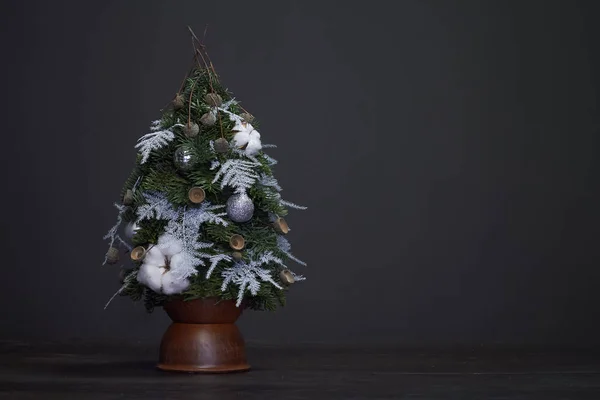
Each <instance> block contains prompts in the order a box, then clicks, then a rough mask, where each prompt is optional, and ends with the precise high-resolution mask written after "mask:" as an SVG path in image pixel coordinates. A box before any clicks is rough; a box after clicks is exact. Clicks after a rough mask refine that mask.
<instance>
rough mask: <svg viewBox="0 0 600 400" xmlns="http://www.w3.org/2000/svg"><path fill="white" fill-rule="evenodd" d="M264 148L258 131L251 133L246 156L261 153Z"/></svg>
mask: <svg viewBox="0 0 600 400" xmlns="http://www.w3.org/2000/svg"><path fill="white" fill-rule="evenodd" d="M261 148H262V144H261V142H260V133H258V131H252V133H250V139H249V140H248V145H247V146H246V150H245V152H246V154H248V155H250V156H252V155H254V154H256V153H258V152H259V151H260V149H261Z"/></svg>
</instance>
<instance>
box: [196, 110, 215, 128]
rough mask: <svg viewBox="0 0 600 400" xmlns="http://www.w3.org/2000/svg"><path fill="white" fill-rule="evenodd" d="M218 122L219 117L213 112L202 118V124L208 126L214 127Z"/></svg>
mask: <svg viewBox="0 0 600 400" xmlns="http://www.w3.org/2000/svg"><path fill="white" fill-rule="evenodd" d="M216 122H217V117H216V116H215V114H213V113H211V112H207V113H206V114H204V115H202V116H201V117H200V123H201V124H202V125H206V126H213V125H214V124H215V123H216Z"/></svg>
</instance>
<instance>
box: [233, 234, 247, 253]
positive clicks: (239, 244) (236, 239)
mask: <svg viewBox="0 0 600 400" xmlns="http://www.w3.org/2000/svg"><path fill="white" fill-rule="evenodd" d="M245 245H246V241H245V240H244V237H243V236H242V235H237V234H236V235H233V236H232V237H230V238H229V246H231V248H232V249H234V250H242V249H243V248H244V246H245Z"/></svg>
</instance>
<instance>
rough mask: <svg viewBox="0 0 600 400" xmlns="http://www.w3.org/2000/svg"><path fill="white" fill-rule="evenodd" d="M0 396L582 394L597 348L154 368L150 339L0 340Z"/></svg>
mask: <svg viewBox="0 0 600 400" xmlns="http://www.w3.org/2000/svg"><path fill="white" fill-rule="evenodd" d="M0 350H1V351H2V355H1V356H0V399H14V400H21V399H23V400H24V399H46V400H51V399H77V400H95V399H128V400H134V399H144V400H154V399H161V400H162V399H219V400H229V399H245V400H252V399H260V400H268V399H277V400H282V399H312V400H315V399H344V400H353V399H427V400H437V399H459V400H462V399H476V400H487V399H498V400H499V399H528V400H530V399H543V400H555V399H589V400H600V351H597V350H596V351H594V350H564V349H531V348H530V349H508V348H491V349H490V348H484V347H480V348H477V349H470V348H464V349H415V348H412V349H411V348H397V347H396V348H394V347H379V348H376V347H370V348H364V347H363V348H358V347H354V348H353V347H338V348H333V347H328V346H305V347H300V346H296V347H269V346H258V345H249V346H248V356H249V360H250V362H251V364H252V366H253V370H252V371H251V372H248V373H243V374H235V375H187V374H172V373H171V374H169V373H163V372H160V371H158V370H156V369H155V368H154V362H155V359H156V348H155V347H154V346H152V345H148V346H144V345H139V344H138V345H133V346H132V345H127V346H125V345H120V346H119V345H114V346H108V345H89V344H87V345H86V344H77V343H72V344H70V345H56V344H46V345H39V344H38V345H27V344H23V343H4V344H2V345H0Z"/></svg>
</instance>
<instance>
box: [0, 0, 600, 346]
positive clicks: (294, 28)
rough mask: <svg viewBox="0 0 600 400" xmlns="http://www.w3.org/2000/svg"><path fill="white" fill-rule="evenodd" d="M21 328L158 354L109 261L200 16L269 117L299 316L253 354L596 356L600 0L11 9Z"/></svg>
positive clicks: (9, 282) (9, 226) (10, 123)
mask: <svg viewBox="0 0 600 400" xmlns="http://www.w3.org/2000/svg"><path fill="white" fill-rule="evenodd" d="M1 7H2V9H1V15H2V16H3V19H4V22H2V24H0V29H1V30H2V34H1V35H0V40H1V41H2V43H1V44H2V62H1V64H2V70H3V74H2V76H3V78H4V79H3V81H4V84H3V90H2V98H3V107H2V111H3V114H4V116H3V118H2V128H1V129H2V137H3V146H2V165H1V167H2V171H3V175H4V178H3V182H2V183H3V196H2V205H3V211H4V213H3V222H2V228H3V229H2V239H3V240H2V244H3V246H2V247H3V251H4V256H3V257H2V259H3V262H2V263H1V268H2V273H1V274H0V276H1V279H0V300H1V304H2V307H0V321H1V322H0V324H1V330H0V338H2V339H15V340H16V339H20V340H29V339H32V340H42V339H59V340H75V339H79V340H106V341H111V340H139V341H150V342H156V341H157V340H158V339H159V338H160V335H161V334H162V332H163V331H164V329H165V328H166V326H167V324H168V319H167V318H166V316H164V315H163V313H162V312H161V311H160V310H158V312H156V313H154V314H153V315H146V314H145V311H144V309H143V306H142V305H141V304H137V305H134V304H132V303H131V302H130V301H129V300H127V299H118V300H117V301H115V302H114V303H113V304H112V305H111V307H110V308H109V309H108V310H107V311H104V310H103V306H104V304H105V302H106V300H107V299H108V298H109V297H110V296H111V295H112V294H113V292H114V291H115V290H117V288H118V283H117V274H118V268H117V267H110V266H109V267H101V265H100V264H101V262H102V259H103V255H104V252H105V250H106V245H105V242H103V241H102V236H103V235H104V233H105V232H106V231H107V230H108V228H109V227H110V226H111V225H112V224H113V222H114V218H115V210H114V208H113V207H112V203H113V202H114V201H115V200H117V198H118V194H119V191H120V189H121V186H122V184H123V182H124V180H125V178H126V176H127V175H128V173H129V171H130V169H131V167H132V166H133V162H134V157H135V150H134V148H133V146H134V144H135V142H136V140H137V138H138V137H139V136H141V135H142V134H144V133H146V132H147V129H148V125H149V123H150V121H151V120H153V119H156V118H157V117H158V116H159V110H160V109H161V108H162V107H163V106H164V105H165V104H166V103H167V102H168V101H169V100H170V99H171V97H172V96H173V95H174V93H175V92H176V91H177V89H178V87H179V84H180V82H181V79H182V78H183V76H184V74H185V72H186V70H187V68H188V67H189V62H190V55H191V42H190V40H189V36H188V33H187V31H186V25H191V26H192V27H193V28H194V29H195V30H196V32H197V33H199V34H201V33H202V31H203V30H204V27H205V25H206V24H208V25H209V32H208V36H207V39H206V43H207V45H208V46H209V52H210V54H211V57H212V59H213V62H214V63H215V65H216V67H217V69H218V72H219V73H220V75H221V77H222V80H223V81H224V82H225V84H226V86H227V87H229V89H230V90H232V91H233V92H234V94H235V95H236V97H237V98H238V99H239V100H241V101H242V102H243V104H244V106H245V107H246V108H247V109H248V110H249V111H251V112H252V113H254V114H255V115H256V116H257V117H258V118H259V119H260V120H261V133H262V136H263V139H264V141H265V142H268V143H275V144H278V145H279V149H276V150H273V151H271V154H272V155H273V156H274V157H275V158H277V159H279V161H280V164H279V166H278V167H277V169H276V173H277V176H278V178H279V179H280V181H281V183H282V185H283V187H284V193H283V194H284V196H285V197H286V198H287V199H289V200H292V201H295V202H298V203H301V204H305V205H307V206H309V210H308V211H306V212H303V213H302V212H294V213H292V214H291V215H290V217H289V219H288V220H289V223H290V225H291V227H292V228H293V232H292V233H291V234H290V240H291V241H292V243H293V246H294V247H293V250H294V252H295V253H296V254H297V255H298V256H299V257H301V258H303V259H305V260H306V261H308V263H309V266H308V267H306V268H305V269H303V268H302V267H300V268H297V269H296V270H297V271H298V272H300V273H305V274H306V275H307V277H308V280H307V281H306V282H304V283H302V284H298V285H297V286H296V287H294V289H293V290H292V292H291V294H290V296H289V305H288V306H287V307H286V308H285V309H282V310H280V311H277V312H275V313H247V314H246V315H244V317H243V318H242V319H241V321H240V326H241V328H242V330H243V332H244V334H245V336H246V338H247V340H248V341H262V342H272V343H279V342H324V343H339V342H344V341H348V342H367V343H373V342H377V341H381V342H383V341H389V342H398V343H404V344H415V343H429V344H432V343H435V344H441V343H463V344H470V345H472V344H493V343H551V344H565V345H566V344H597V343H598V342H599V341H600V325H599V324H598V323H597V318H598V312H599V311H600V292H599V291H598V290H597V287H598V281H599V279H600V263H599V261H600V257H599V253H598V249H599V246H598V241H599V238H600V212H599V208H598V207H599V204H600V191H599V189H598V183H599V182H598V177H599V172H600V164H599V161H598V158H597V157H595V156H596V153H597V151H598V145H599V144H600V143H599V142H600V138H599V127H600V125H599V122H600V121H599V115H598V76H599V75H598V71H599V59H598V54H599V52H598V48H597V47H596V43H595V42H594V41H593V40H592V39H593V38H594V36H595V34H596V33H598V32H597V29H596V28H594V24H595V23H596V22H597V21H598V17H599V16H600V14H599V13H598V7H597V6H595V2H576V1H548V0H545V1H520V2H517V1H479V0H476V1H425V0H414V1H397V2H392V1H368V2H364V1H361V2H349V1H345V2H333V1H330V2H327V1H319V2H309V1H302V2H300V1H257V2H250V1H222V2H220V1H210V2H209V1H168V2H167V1H149V0H144V1H127V2H124V1H107V0H104V1H84V2H82V1H78V2H75V1H53V2H47V1H41V0H40V1H20V2H17V1H13V2H3V3H2V6H1Z"/></svg>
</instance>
